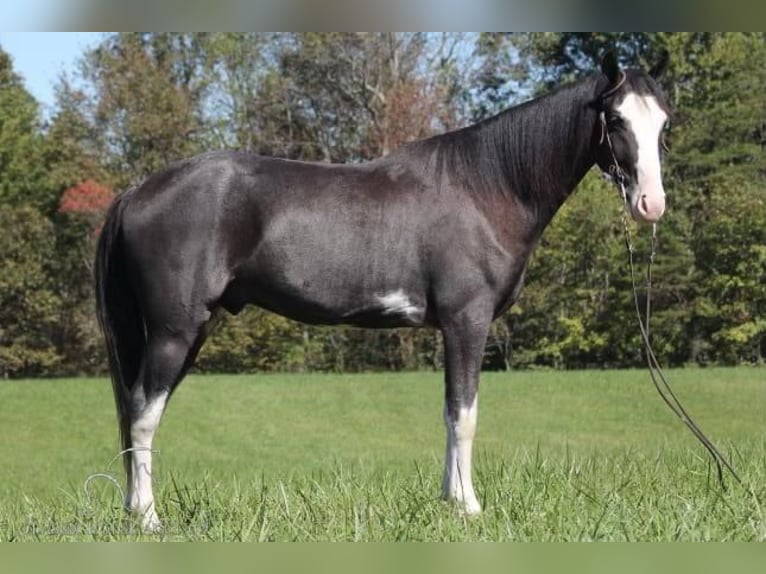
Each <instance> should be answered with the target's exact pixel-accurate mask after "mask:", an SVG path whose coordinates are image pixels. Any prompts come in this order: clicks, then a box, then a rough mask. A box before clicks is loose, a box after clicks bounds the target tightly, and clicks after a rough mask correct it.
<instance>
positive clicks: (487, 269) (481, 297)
mask: <svg viewBox="0 0 766 574" xmlns="http://www.w3.org/2000/svg"><path fill="white" fill-rule="evenodd" d="M666 60H667V59H666V58H663V59H662V61H661V62H660V63H659V64H658V65H657V66H655V68H654V69H653V70H652V72H650V73H649V74H647V73H645V72H643V71H641V70H633V69H631V70H621V69H620V68H619V67H618V65H617V62H616V59H615V58H614V56H612V55H607V56H606V57H605V58H604V61H603V62H602V66H601V73H596V74H593V75H591V76H589V77H586V78H584V79H582V80H580V81H578V82H575V83H572V84H570V85H566V86H564V87H561V88H559V89H558V90H556V91H554V92H552V93H550V94H548V95H545V96H543V97H540V98H537V99H535V100H532V101H529V102H527V103H524V104H522V105H519V106H516V107H513V108H510V109H508V110H506V111H504V112H502V113H500V114H498V115H496V116H494V117H492V118H490V119H487V120H485V121H483V122H480V123H477V124H475V125H471V126H469V127H466V128H464V129H461V130H457V131H453V132H449V133H446V134H443V135H440V136H436V137H432V138H429V139H425V140H421V141H417V142H414V143H410V144H408V145H406V146H404V147H402V148H401V149H399V150H398V151H396V152H394V153H392V154H391V155H389V156H387V157H385V158H382V159H378V160H375V161H371V162H369V163H365V164H360V165H329V164H323V163H307V162H299V161H288V160H284V159H275V158H267V157H259V156H256V155H251V154H246V153H239V152H216V153H209V154H205V155H201V156H198V157H194V158H192V159H189V160H186V161H182V162H179V163H177V164H174V165H172V166H171V167H169V168H168V169H167V170H166V171H163V172H162V173H158V174H155V175H153V176H151V177H149V178H148V179H147V180H146V181H145V182H143V183H142V184H141V185H140V186H138V187H135V188H132V189H130V190H129V191H127V192H125V193H123V194H122V195H121V196H119V197H118V198H117V199H116V200H115V202H114V204H113V205H112V206H111V208H110V210H109V213H108V215H107V219H106V223H105V225H104V228H103V232H102V233H101V237H100V240H99V244H98V253H97V257H96V267H95V269H96V295H97V307H98V317H99V321H100V324H101V327H102V330H103V332H104V336H105V338H106V344H107V350H108V355H109V361H110V369H111V375H112V384H113V387H114V396H115V400H116V404H117V412H118V418H119V427H120V433H121V437H122V446H123V448H124V449H125V451H124V461H125V468H126V472H127V478H128V495H127V498H126V501H125V502H126V506H127V508H128V509H129V510H131V511H133V512H135V513H137V514H138V515H140V516H141V518H142V523H143V526H144V528H146V529H147V530H153V529H156V528H158V527H159V525H160V522H159V519H158V517H157V513H156V511H155V507H154V497H153V494H152V485H151V445H152V438H153V436H154V433H155V431H156V429H157V427H158V425H159V422H160V419H161V417H162V413H163V411H164V409H165V407H166V405H167V401H168V398H169V397H170V395H171V394H172V392H173V391H174V390H175V388H176V387H177V385H178V384H179V382H180V381H181V379H182V378H183V377H184V375H185V373H186V371H187V370H188V369H189V367H190V366H191V365H192V364H193V362H194V360H195V358H196V356H197V353H198V352H199V350H200V347H201V346H202V344H203V343H204V341H205V338H206V336H207V335H208V333H209V331H210V328H211V325H212V324H213V319H214V316H215V314H216V312H217V311H219V310H221V309H225V310H226V311H228V312H230V313H233V314H236V313H238V312H239V311H240V310H241V309H242V308H243V307H244V306H245V305H247V304H255V305H258V306H260V307H263V308H265V309H269V310H271V311H274V312H276V313H279V314H281V315H284V316H286V317H290V318H292V319H296V320H298V321H303V322H306V323H316V324H338V323H345V324H351V325H358V326H362V327H372V328H381V327H398V326H413V327H432V328H436V329H439V330H441V332H442V334H443V338H444V348H445V363H446V369H445V370H446V375H445V387H446V390H445V404H444V420H445V423H446V427H447V455H446V463H445V469H444V481H443V485H442V494H443V496H444V497H445V498H448V499H452V500H454V501H456V502H457V503H458V504H459V505H460V507H461V508H462V510H463V511H464V512H466V513H469V514H470V513H477V512H479V511H480V510H481V507H480V505H479V502H478V500H477V498H476V495H475V493H474V488H473V484H472V479H471V448H472V443H473V438H474V433H475V430H476V420H477V390H478V382H479V371H480V365H481V361H482V354H483V350H484V346H485V342H486V337H487V332H488V329H489V325H490V323H491V321H492V320H493V319H494V318H496V317H497V316H498V315H500V314H501V313H503V312H504V311H505V310H506V309H508V308H509V307H510V306H511V305H512V304H513V302H514V301H515V299H516V297H517V295H518V294H519V291H520V289H521V286H522V281H523V276H524V270H525V267H526V265H527V261H528V259H529V256H530V254H531V252H532V250H533V249H534V247H535V245H536V244H537V242H538V240H539V238H540V236H541V234H542V232H543V230H544V229H545V227H546V225H547V224H548V223H549V222H550V220H551V218H552V217H553V216H554V214H555V213H556V211H557V210H558V208H559V207H560V206H561V205H562V203H563V202H564V201H565V200H566V199H567V197H568V196H569V195H570V194H571V192H572V191H573V189H574V188H575V186H576V185H577V183H578V182H579V181H580V180H581V179H582V177H583V176H584V175H585V173H586V172H587V171H588V170H589V169H590V168H591V167H592V166H593V165H594V164H598V165H599V166H600V167H601V169H603V170H605V171H609V172H611V173H618V174H619V175H620V177H621V179H622V181H623V182H624V184H625V188H626V189H627V195H628V201H629V205H630V210H631V212H632V215H633V217H634V218H635V219H637V220H639V221H646V222H654V221H657V220H658V219H659V218H660V216H661V215H662V213H663V210H664V207H665V195H664V191H663V188H662V180H661V176H660V154H659V136H660V133H661V130H662V128H663V125H664V123H665V121H666V120H667V117H668V108H667V104H666V102H665V99H664V98H663V96H662V94H661V91H660V89H659V88H658V85H657V84H656V82H655V79H654V77H656V76H657V75H658V74H659V73H660V72H661V70H662V69H664V65H665V63H666Z"/></svg>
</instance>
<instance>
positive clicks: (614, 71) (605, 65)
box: [601, 50, 620, 86]
mask: <svg viewBox="0 0 766 574" xmlns="http://www.w3.org/2000/svg"><path fill="white" fill-rule="evenodd" d="M601 71H602V72H603V73H604V75H605V76H606V77H607V79H608V80H609V85H610V86H614V85H615V84H616V83H617V81H618V80H619V79H620V65H619V64H618V63H617V56H615V55H614V52H612V51H611V50H609V51H608V52H607V53H606V54H604V57H603V58H602V59H601Z"/></svg>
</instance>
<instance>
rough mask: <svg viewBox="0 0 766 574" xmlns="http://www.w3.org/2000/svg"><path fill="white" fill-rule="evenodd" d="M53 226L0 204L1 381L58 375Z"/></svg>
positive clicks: (31, 210)
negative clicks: (53, 273) (13, 377)
mask: <svg viewBox="0 0 766 574" xmlns="http://www.w3.org/2000/svg"><path fill="white" fill-rule="evenodd" d="M54 242H55V238H54V233H53V226H52V225H51V224H50V222H49V221H48V220H47V219H45V217H43V216H42V215H41V214H40V212H38V211H37V210H35V209H34V208H32V207H10V206H7V205H2V204H0V245H2V249H0V269H2V273H0V375H2V376H5V377H9V376H31V375H44V374H49V373H52V372H56V368H57V367H59V363H60V360H61V357H60V356H59V355H58V353H57V351H56V348H55V347H54V345H53V342H52V335H53V333H54V332H55V329H56V327H57V321H58V313H59V311H60V309H61V304H62V301H61V299H60V298H59V297H58V296H57V294H56V292H55V284H54V279H53V277H52V275H51V273H50V264H51V262H52V261H53V260H54V257H53V254H54Z"/></svg>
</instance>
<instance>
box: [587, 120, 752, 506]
mask: <svg viewBox="0 0 766 574" xmlns="http://www.w3.org/2000/svg"><path fill="white" fill-rule="evenodd" d="M599 120H600V122H601V139H600V142H599V143H600V144H601V143H604V141H606V145H607V147H608V148H609V153H610V155H611V156H612V163H611V165H610V166H609V175H610V176H611V177H612V180H613V181H614V182H616V183H617V185H618V186H619V188H620V194H621V196H622V206H623V210H622V229H623V233H624V235H625V246H626V247H627V248H628V261H629V263H630V282H631V285H632V286H633V304H634V306H635V310H636V318H637V319H638V326H639V329H640V331H641V338H642V339H643V342H644V347H645V349H646V365H647V367H648V368H649V375H650V376H651V377H652V383H654V388H655V389H657V392H658V393H659V395H660V397H662V400H663V401H664V402H665V404H666V405H667V406H668V408H670V410H671V411H673V414H675V415H676V416H677V417H678V418H679V419H681V421H682V422H683V423H684V424H685V425H686V426H687V427H688V429H689V430H690V431H691V432H692V434H693V435H694V436H695V437H696V439H697V440H698V441H700V442H701V443H702V446H704V447H705V449H706V450H707V451H708V453H709V454H710V456H711V458H712V459H713V462H715V465H716V470H717V471H718V483H719V484H720V485H721V489H722V490H723V491H726V483H724V481H723V467H726V469H727V470H728V471H729V472H730V473H731V475H732V476H733V477H734V479H735V480H736V481H737V482H738V483H740V484H742V479H741V478H740V477H739V475H738V474H737V472H736V471H735V470H734V467H732V465H731V464H730V463H729V461H727V460H726V458H725V457H724V456H723V454H721V451H720V450H718V447H716V445H715V444H713V441H711V440H710V439H709V438H708V437H707V436H706V435H705V433H703V432H702V430H701V429H700V428H699V427H698V426H697V423H695V422H694V419H692V418H691V416H690V415H689V413H688V412H686V409H685V408H684V407H683V405H682V404H681V402H680V401H679V400H678V398H677V397H676V395H675V393H674V392H673V389H671V388H670V384H669V383H668V381H667V379H666V378H665V374H664V373H663V372H662V367H660V363H659V361H658V360H657V356H656V355H655V353H654V349H652V344H651V342H650V340H649V319H650V316H651V301H652V266H653V264H654V258H655V255H656V253H657V224H656V223H655V224H653V225H652V244H651V253H650V255H649V263H648V265H647V269H646V310H645V320H644V318H642V317H641V306H640V305H639V303H638V288H637V287H636V272H635V265H634V263H633V255H634V253H635V248H634V246H633V239H632V237H631V235H630V227H629V225H628V210H629V206H628V194H627V192H626V191H625V172H623V170H622V168H621V167H620V164H619V162H618V161H617V156H615V154H614V148H613V147H612V138H611V137H610V136H609V129H608V127H607V123H606V114H605V113H604V112H603V111H602V112H601V113H600V114H599ZM655 371H656V374H655ZM658 377H659V379H660V381H662V384H660V383H659V382H658V381H657V378H658Z"/></svg>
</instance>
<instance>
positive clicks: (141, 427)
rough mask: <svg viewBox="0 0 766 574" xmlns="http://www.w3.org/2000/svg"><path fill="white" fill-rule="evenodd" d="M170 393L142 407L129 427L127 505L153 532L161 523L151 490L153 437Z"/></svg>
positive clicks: (144, 526) (146, 527)
mask: <svg viewBox="0 0 766 574" xmlns="http://www.w3.org/2000/svg"><path fill="white" fill-rule="evenodd" d="M167 398H168V396H167V393H166V394H163V395H159V396H158V397H156V398H155V399H154V400H153V401H152V402H151V403H149V404H147V405H146V406H144V408H143V412H142V413H141V416H140V417H139V418H138V419H136V420H135V422H133V424H132V425H131V427H130V440H131V442H132V448H133V449H134V450H133V451H132V452H131V468H130V471H131V472H130V474H131V480H130V484H129V485H128V495H127V498H126V500H125V506H126V507H127V508H128V510H130V511H131V512H134V513H135V514H137V515H139V516H140V517H141V525H142V526H143V528H144V530H146V531H148V532H153V531H156V530H159V528H160V527H161V524H160V520H159V518H158V517H157V511H156V510H155V508H154V493H153V492H152V440H153V439H154V433H155V432H156V431H157V427H158V426H159V424H160V419H161V418H162V413H163V411H164V410H165V403H166V401H167Z"/></svg>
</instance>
